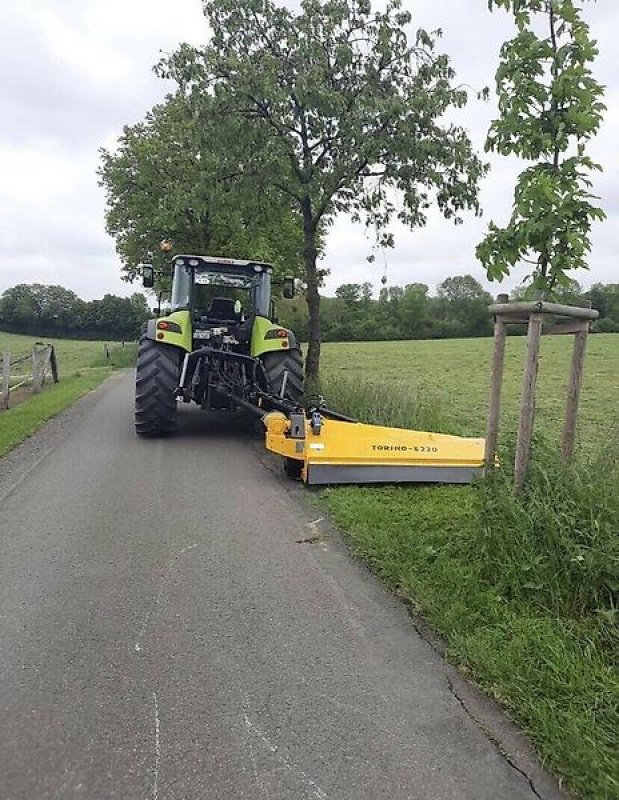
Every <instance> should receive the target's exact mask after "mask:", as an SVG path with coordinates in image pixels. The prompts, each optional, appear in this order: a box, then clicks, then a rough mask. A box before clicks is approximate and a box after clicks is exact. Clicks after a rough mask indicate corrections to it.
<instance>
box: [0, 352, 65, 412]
mask: <svg viewBox="0 0 619 800" xmlns="http://www.w3.org/2000/svg"><path fill="white" fill-rule="evenodd" d="M0 374H1V377H0V409H5V410H6V409H7V408H9V406H10V398H11V392H14V391H15V390H16V389H20V388H23V387H29V388H30V391H31V392H32V393H33V394H36V393H37V392H40V391H41V390H42V388H43V385H44V384H45V380H46V378H48V377H51V379H52V381H53V382H54V383H58V364H57V362H56V351H55V350H54V347H53V345H51V344H43V343H42V342H37V343H36V344H35V345H34V346H33V348H32V352H31V353H28V354H27V355H23V356H15V355H11V351H10V350H5V351H4V352H3V354H2V371H1V373H0Z"/></svg>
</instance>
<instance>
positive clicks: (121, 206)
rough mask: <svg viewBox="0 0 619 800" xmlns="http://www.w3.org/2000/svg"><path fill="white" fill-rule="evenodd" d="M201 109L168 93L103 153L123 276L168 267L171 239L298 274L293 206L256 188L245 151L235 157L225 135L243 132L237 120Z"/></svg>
mask: <svg viewBox="0 0 619 800" xmlns="http://www.w3.org/2000/svg"><path fill="white" fill-rule="evenodd" d="M206 102H207V101H206V99H205V103H206ZM203 110H204V112H205V113H204V117H203V118H202V119H201V120H200V121H199V122H198V121H197V120H196V119H195V117H194V116H193V113H192V109H191V108H190V106H189V104H188V103H187V100H186V98H184V97H182V96H180V95H176V96H171V97H168V99H167V100H166V101H165V102H164V103H162V104H160V105H157V106H155V107H154V108H153V109H152V110H151V111H150V112H149V113H148V114H147V115H146V119H145V120H144V121H143V122H140V123H138V124H137V125H133V126H131V127H129V126H127V127H125V129H124V131H123V135H122V136H121V137H120V139H119V140H118V146H117V148H116V149H115V150H114V151H113V152H110V151H108V150H105V149H102V150H101V151H100V152H101V166H100V168H99V176H100V184H101V185H102V186H104V187H105V190H106V197H107V206H108V207H107V212H106V227H107V231H108V233H109V234H110V235H111V236H114V237H115V239H116V249H117V251H118V254H119V255H120V257H121V259H122V261H123V272H124V275H125V279H126V280H133V279H134V278H135V277H136V275H137V273H138V266H139V264H140V263H143V262H150V263H154V264H156V265H158V266H159V267H162V266H163V264H164V255H163V254H162V252H161V250H160V248H159V243H160V242H161V240H162V239H164V238H166V239H171V240H172V242H173V243H174V247H175V250H176V252H185V253H187V252H189V253H201V254H202V253H206V254H208V255H213V256H235V257H236V256H238V257H250V258H255V259H259V260H264V261H272V262H273V263H274V264H275V266H276V268H278V269H279V270H280V271H282V272H283V271H286V272H287V273H288V274H293V275H300V274H301V263H302V257H301V250H302V245H301V242H302V237H301V233H300V230H299V225H298V221H297V219H296V212H295V211H293V209H291V206H290V202H289V201H288V200H287V199H285V198H282V197H281V196H280V195H279V194H278V193H275V192H273V191H271V192H270V193H266V192H261V193H256V191H255V187H254V186H253V185H252V184H251V183H250V180H249V177H248V176H247V175H246V174H244V171H243V169H242V168H240V167H239V163H238V158H236V160H233V159H230V158H229V155H230V153H229V150H228V149H227V148H226V147H225V146H222V140H223V141H227V140H230V139H232V140H233V139H235V138H236V134H237V132H238V131H237V129H238V121H236V120H234V119H228V120H218V121H217V123H216V124H215V120H214V115H213V114H209V110H208V109H207V108H206V107H205V108H204V109H203ZM211 110H212V109H211ZM224 129H225V134H224Z"/></svg>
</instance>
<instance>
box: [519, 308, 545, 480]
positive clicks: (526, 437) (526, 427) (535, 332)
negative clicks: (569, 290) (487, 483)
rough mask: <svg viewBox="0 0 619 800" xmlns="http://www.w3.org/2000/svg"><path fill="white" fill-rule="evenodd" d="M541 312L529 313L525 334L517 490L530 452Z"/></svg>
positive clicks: (524, 474) (524, 476)
mask: <svg viewBox="0 0 619 800" xmlns="http://www.w3.org/2000/svg"><path fill="white" fill-rule="evenodd" d="M543 319H544V317H543V315H542V314H531V316H530V317H529V332H528V335H527V358H526V362H525V365H524V375H523V379H522V395H521V397H520V420H519V423H518V439H517V441H516V460H515V464H514V488H515V490H516V491H517V492H519V491H520V490H521V489H522V487H523V486H524V481H525V478H526V474H527V467H528V465H529V456H530V454H531V438H532V436H533V423H534V419H535V390H536V386H537V370H538V365H539V344H540V338H541V335H542V323H543Z"/></svg>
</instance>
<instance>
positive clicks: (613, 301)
mask: <svg viewBox="0 0 619 800" xmlns="http://www.w3.org/2000/svg"><path fill="white" fill-rule="evenodd" d="M511 299H512V300H528V299H532V294H531V290H530V289H517V290H516V291H514V292H512V295H511ZM493 300H494V298H493V297H492V295H490V294H489V293H488V292H487V291H485V290H484V288H483V287H482V285H481V284H480V283H479V282H478V281H477V280H475V278H473V277H472V276H471V275H457V276H455V277H453V278H447V280H445V281H443V283H441V284H440V285H439V286H438V288H437V291H436V294H435V295H431V294H430V292H429V288H428V286H426V285H425V284H423V283H411V284H408V285H407V286H404V287H402V286H385V287H383V288H382V289H381V290H380V293H379V296H378V299H375V298H374V296H373V287H372V285H371V284H370V283H346V284H343V285H342V286H340V287H338V288H337V289H336V291H335V297H323V298H322V300H321V310H320V318H321V327H322V338H323V341H327V342H329V341H331V342H346V341H373V340H382V341H391V340H395V339H454V338H467V337H473V336H490V335H491V334H492V330H493V321H492V318H491V317H490V315H489V314H488V306H489V305H490V304H491V303H492V302H493ZM552 300H553V301H555V302H558V303H565V304H568V305H580V306H587V305H588V304H589V303H591V306H592V307H593V308H595V309H597V310H598V311H599V312H600V319H599V320H598V321H597V322H595V323H594V325H593V329H594V330H595V331H597V332H600V333H615V332H619V284H608V285H603V284H601V283H597V284H595V285H594V286H592V287H591V288H590V289H588V290H587V291H583V290H582V288H581V287H580V285H579V284H578V283H577V282H576V281H570V283H569V285H568V286H566V287H563V288H561V289H557V291H555V293H554V296H553V298H552ZM278 308H279V315H280V321H281V322H282V324H286V325H287V326H289V327H290V328H292V329H293V330H294V331H296V332H297V335H298V336H299V338H300V339H301V340H302V341H306V340H307V335H308V321H307V306H306V304H305V301H304V299H303V298H302V297H298V298H295V299H294V300H289V301H281V300H280V301H279V303H278ZM524 332H525V329H524V327H523V326H514V329H513V330H511V331H510V333H514V334H518V333H524Z"/></svg>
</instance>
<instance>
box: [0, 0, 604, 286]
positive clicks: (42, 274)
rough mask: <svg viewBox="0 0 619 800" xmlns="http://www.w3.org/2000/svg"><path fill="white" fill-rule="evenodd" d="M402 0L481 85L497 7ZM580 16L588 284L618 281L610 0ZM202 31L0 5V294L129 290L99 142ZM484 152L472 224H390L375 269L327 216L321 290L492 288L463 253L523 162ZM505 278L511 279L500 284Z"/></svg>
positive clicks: (150, 2) (112, 15) (494, 48)
mask: <svg viewBox="0 0 619 800" xmlns="http://www.w3.org/2000/svg"><path fill="white" fill-rule="evenodd" d="M404 2H405V5H406V7H408V8H409V9H410V10H411V11H412V12H413V17H414V24H415V25H419V26H424V27H427V28H432V29H433V28H442V29H443V31H444V36H443V42H442V45H443V49H444V50H445V51H446V52H447V53H449V54H450V56H451V57H452V61H453V65H454V67H455V69H456V71H457V74H458V82H459V83H463V84H470V85H471V86H472V87H474V88H475V89H478V88H482V87H483V86H486V85H490V86H492V85H493V75H494V71H495V69H496V65H497V58H498V50H499V47H500V45H501V43H502V42H503V40H504V39H506V38H508V37H510V36H511V35H512V26H511V23H510V20H509V17H508V16H507V15H506V14H505V13H504V12H499V11H497V12H495V13H494V14H490V13H489V12H488V10H487V2H486V0H404ZM585 16H586V19H587V20H588V21H589V22H590V24H591V27H592V30H593V35H594V37H595V38H596V39H597V40H598V42H599V47H600V57H599V59H598V61H597V64H596V70H595V71H596V76H597V77H598V79H599V80H600V81H601V82H602V83H604V84H605V85H606V86H607V91H606V98H605V102H606V104H607V106H608V111H607V113H606V119H605V122H604V126H603V129H602V131H601V133H600V134H599V136H598V137H597V139H596V140H595V142H594V143H593V145H592V147H591V153H592V155H593V157H594V158H595V159H597V160H598V161H600V162H601V163H602V164H603V165H604V170H605V171H604V173H603V175H601V176H600V177H596V178H595V191H596V193H597V194H599V195H600V196H601V198H602V205H603V207H604V209H605V211H606V213H607V215H608V220H607V221H606V222H605V223H602V224H600V225H597V226H596V227H595V230H594V234H593V251H592V255H591V260H590V263H591V271H590V272H589V273H586V272H582V273H579V274H578V275H577V276H576V277H578V279H579V280H580V281H581V282H582V283H583V284H584V285H588V284H590V283H592V282H595V281H604V282H611V281H612V282H616V281H618V280H619V277H618V271H617V260H618V253H619V157H618V149H619V80H618V78H617V73H618V72H619V58H618V57H617V52H618V49H617V45H616V35H617V31H618V30H619V3H617V2H613V0H599V2H597V3H589V4H587V7H586V10H585ZM206 35H207V31H206V27H205V24H204V20H203V17H202V12H201V2H200V0H1V2H0V74H2V76H3V79H2V88H1V89H0V119H1V120H2V123H1V125H0V175H2V181H1V182H0V292H2V291H3V290H4V289H6V288H7V287H9V286H12V285H14V284H16V283H22V282H25V283H32V282H39V283H58V284H61V285H63V286H66V287H67V288H70V289H73V290H74V291H75V292H77V294H79V295H80V296H81V297H83V298H85V299H90V298H94V297H101V296H103V294H105V293H106V292H112V293H115V294H122V295H127V294H130V293H131V292H132V291H136V290H137V289H138V286H137V284H136V285H133V286H132V285H130V284H126V283H124V282H122V281H121V280H120V263H119V260H118V258H117V256H116V253H115V250H114V242H113V241H112V239H110V238H109V237H108V236H107V235H106V233H105V230H104V199H103V191H102V189H101V188H100V187H99V186H98V185H97V177H96V169H97V165H98V160H99V157H98V148H99V147H101V146H105V147H112V146H113V145H114V142H115V140H116V139H117V137H118V136H119V135H120V133H121V132H122V127H123V125H125V124H132V123H135V122H137V121H139V120H140V119H141V118H142V117H143V116H144V114H145V113H146V112H147V111H148V109H149V108H151V107H152V106H153V105H154V104H155V103H157V102H159V101H160V100H161V99H162V98H163V97H164V96H165V94H166V93H167V92H168V91H170V89H171V85H169V84H166V83H165V82H164V81H162V80H160V79H158V78H156V77H155V76H154V75H153V73H152V70H151V67H152V65H153V64H154V63H155V62H156V61H157V60H158V59H159V57H160V55H161V51H164V52H170V51H172V50H173V49H175V47H176V46H177V44H178V43H179V42H181V41H188V42H191V43H193V44H200V43H203V42H204V41H205V39H206ZM494 111H495V109H494V105H493V103H486V104H484V103H481V102H478V101H476V100H471V101H470V104H469V106H468V107H467V109H466V111H465V112H464V114H463V115H462V117H461V118H460V119H461V121H462V123H463V124H464V125H465V126H466V127H467V128H468V129H469V131H470V134H471V136H472V138H473V140H474V142H475V144H476V146H477V147H478V148H479V150H481V149H482V148H483V143H484V139H485V134H486V131H487V128H488V124H489V122H490V120H491V119H492V117H493V114H494ZM491 160H492V172H491V174H490V176H489V177H488V178H487V179H486V180H485V181H484V184H483V188H482V193H481V201H482V205H483V207H484V217H483V218H482V219H481V220H479V219H475V218H474V217H473V216H472V215H471V216H468V217H467V218H466V220H465V224H464V225H462V226H460V227H458V228H456V227H454V226H453V225H452V224H451V223H448V222H446V221H444V220H442V219H441V218H440V217H439V216H435V217H433V218H432V219H431V220H430V222H429V224H428V226H427V227H426V228H425V229H423V230H415V231H413V232H411V231H406V230H404V229H399V228H398V229H396V247H395V249H394V250H389V251H386V252H385V253H384V254H383V252H379V253H378V254H377V259H376V262H375V263H374V264H373V265H369V264H368V263H367V261H366V257H367V255H369V254H370V253H371V252H372V244H373V242H372V239H371V238H369V239H368V238H366V237H365V232H364V229H363V227H361V226H353V225H351V224H350V222H348V221H347V220H346V219H345V218H342V219H339V220H338V221H337V223H336V224H335V226H334V227H333V228H332V229H331V231H330V233H329V239H328V243H327V251H326V254H325V259H324V264H323V266H325V267H327V268H328V269H330V271H331V275H330V277H329V279H328V281H327V286H326V290H327V292H329V293H332V292H333V290H334V289H335V287H336V286H338V285H339V284H341V283H345V282H352V281H363V280H371V281H372V282H373V283H374V285H375V286H376V287H378V285H379V283H380V279H381V277H382V275H383V272H384V271H385V270H386V273H387V277H388V280H389V283H390V284H401V285H403V284H406V283H412V282H414V281H422V282H424V283H427V284H429V285H430V286H431V287H434V286H436V284H438V283H440V282H441V281H442V280H443V279H444V278H445V277H447V276H448V275H455V274H462V273H465V272H470V273H472V274H473V275H475V276H476V277H477V278H478V279H479V280H481V281H482V282H483V283H484V284H485V285H487V286H488V287H489V288H490V289H491V291H492V292H493V293H496V292H497V291H499V286H498V285H497V284H492V285H490V284H488V283H487V282H486V281H485V276H484V273H483V271H482V269H481V267H480V266H479V264H478V263H477V262H476V260H475V255H474V250H475V245H476V244H477V242H478V241H479V240H480V239H481V237H482V235H483V232H484V230H485V227H486V225H487V223H488V221H489V220H490V219H494V220H495V221H496V222H498V223H500V224H504V223H505V222H506V220H507V218H508V215H509V208H510V202H511V195H512V191H513V186H514V178H515V175H516V174H517V172H518V171H519V169H520V168H522V164H519V163H518V162H516V161H508V160H506V159H504V158H493V159H491ZM231 255H239V256H243V255H245V254H242V253H239V254H231ZM522 274H524V273H522ZM517 282H518V276H516V277H515V278H514V279H513V280H511V281H510V283H509V285H508V288H509V287H510V286H512V285H514V284H515V283H517ZM501 290H503V288H502V287H501Z"/></svg>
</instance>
